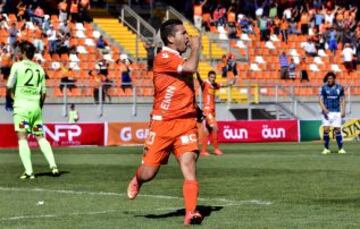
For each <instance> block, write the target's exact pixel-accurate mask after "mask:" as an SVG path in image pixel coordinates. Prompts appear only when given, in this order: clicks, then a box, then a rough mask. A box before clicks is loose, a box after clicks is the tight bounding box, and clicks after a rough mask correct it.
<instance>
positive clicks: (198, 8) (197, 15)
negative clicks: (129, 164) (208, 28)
mask: <svg viewBox="0 0 360 229" xmlns="http://www.w3.org/2000/svg"><path fill="white" fill-rule="evenodd" d="M206 1H207V0H204V1H203V2H201V1H200V0H196V1H195V4H194V25H195V27H196V28H197V29H199V30H201V26H202V15H203V7H204V5H205V4H206Z"/></svg>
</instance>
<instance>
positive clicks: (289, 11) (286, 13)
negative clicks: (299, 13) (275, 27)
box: [283, 7, 292, 21]
mask: <svg viewBox="0 0 360 229" xmlns="http://www.w3.org/2000/svg"><path fill="white" fill-rule="evenodd" d="M283 18H285V20H286V21H290V20H291V18H292V8H291V7H288V8H286V9H285V10H284V12H283Z"/></svg>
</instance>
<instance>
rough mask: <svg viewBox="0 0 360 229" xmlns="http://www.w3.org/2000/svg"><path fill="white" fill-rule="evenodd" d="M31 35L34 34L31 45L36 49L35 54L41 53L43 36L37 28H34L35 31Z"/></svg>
mask: <svg viewBox="0 0 360 229" xmlns="http://www.w3.org/2000/svg"><path fill="white" fill-rule="evenodd" d="M33 34H34V40H33V45H34V46H35V48H36V52H37V53H42V52H43V51H44V41H43V38H44V36H43V33H42V30H41V29H40V27H39V26H36V27H35V31H34V33H33Z"/></svg>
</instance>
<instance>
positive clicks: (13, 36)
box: [8, 22, 19, 51]
mask: <svg viewBox="0 0 360 229" xmlns="http://www.w3.org/2000/svg"><path fill="white" fill-rule="evenodd" d="M8 33H9V40H8V43H9V46H10V50H11V51H13V50H15V47H16V44H17V42H16V40H17V37H18V35H19V31H18V29H17V28H16V23H15V22H13V23H12V24H11V27H10V28H9V30H8Z"/></svg>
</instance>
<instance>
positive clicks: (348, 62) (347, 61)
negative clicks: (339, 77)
mask: <svg viewBox="0 0 360 229" xmlns="http://www.w3.org/2000/svg"><path fill="white" fill-rule="evenodd" d="M342 55H343V60H344V66H345V68H346V69H347V71H348V73H350V72H351V71H352V70H353V67H354V64H353V60H354V58H353V56H354V50H353V49H352V48H351V45H350V44H349V43H346V44H345V47H344V49H343V51H342Z"/></svg>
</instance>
